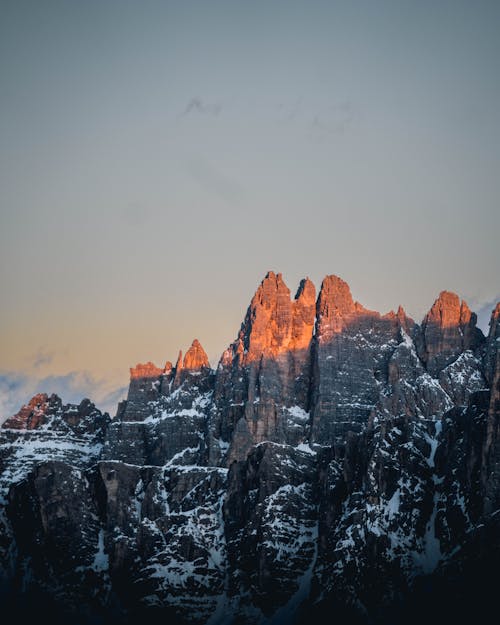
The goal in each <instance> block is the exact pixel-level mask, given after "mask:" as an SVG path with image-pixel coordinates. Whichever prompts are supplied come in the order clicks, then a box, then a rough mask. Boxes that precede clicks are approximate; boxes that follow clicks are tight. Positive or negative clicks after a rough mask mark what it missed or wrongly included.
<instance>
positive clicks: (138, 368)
mask: <svg viewBox="0 0 500 625" xmlns="http://www.w3.org/2000/svg"><path fill="white" fill-rule="evenodd" d="M163 371H164V370H163V369H160V368H159V367H157V366H156V365H155V364H154V363H153V362H151V361H149V362H145V363H141V362H140V363H137V364H136V365H135V367H130V379H132V380H133V379H136V378H157V377H159V376H160V375H161V374H162V373H163Z"/></svg>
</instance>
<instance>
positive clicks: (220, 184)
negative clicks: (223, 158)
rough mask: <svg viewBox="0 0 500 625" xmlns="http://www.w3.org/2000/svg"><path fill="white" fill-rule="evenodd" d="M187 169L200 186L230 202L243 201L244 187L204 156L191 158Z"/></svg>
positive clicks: (237, 202)
mask: <svg viewBox="0 0 500 625" xmlns="http://www.w3.org/2000/svg"><path fill="white" fill-rule="evenodd" d="M187 170H188V173H189V174H190V176H191V177H192V178H193V179H194V180H195V181H196V182H197V183H198V184H199V185H200V187H202V188H203V189H204V190H205V191H208V192H210V193H213V194H214V195H216V196H218V197H219V198H220V199H222V200H224V201H225V202H227V203H228V204H239V203H241V202H242V201H243V199H244V196H245V194H244V191H243V189H242V187H241V186H240V185H239V184H238V183H237V182H236V181H235V180H233V179H232V178H230V177H229V176H227V175H226V174H225V173H224V172H222V171H220V170H219V169H217V168H216V167H215V166H214V165H212V164H211V163H209V162H208V161H207V160H205V159H204V158H201V157H197V158H192V159H190V161H189V162H188V163H187Z"/></svg>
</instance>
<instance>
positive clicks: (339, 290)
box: [318, 274, 360, 315]
mask: <svg viewBox="0 0 500 625" xmlns="http://www.w3.org/2000/svg"><path fill="white" fill-rule="evenodd" d="M359 306H360V305H359V304H358V307H359ZM355 308H356V304H355V303H354V300H353V298H352V294H351V289H350V287H349V285H348V284H347V282H345V281H344V280H342V278H339V277H338V276H336V275H333V274H332V275H329V276H326V277H325V278H324V279H323V282H322V283H321V290H320V292H319V297H318V313H319V314H323V315H324V314H328V313H329V312H331V311H336V312H337V313H340V314H349V313H352V312H354V310H355Z"/></svg>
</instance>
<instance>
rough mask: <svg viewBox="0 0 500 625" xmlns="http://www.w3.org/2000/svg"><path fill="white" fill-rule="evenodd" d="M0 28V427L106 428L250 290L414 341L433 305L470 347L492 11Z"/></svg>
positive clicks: (221, 323)
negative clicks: (72, 420)
mask: <svg viewBox="0 0 500 625" xmlns="http://www.w3.org/2000/svg"><path fill="white" fill-rule="evenodd" d="M1 9H2V14H1V15H2V19H1V20H0V77H1V84H2V89H1V90H0V176H1V185H0V220H1V224H0V254H1V265H0V266H1V270H0V288H1V293H2V307H1V324H0V344H1V349H0V420H1V419H2V418H3V417H7V416H9V414H8V413H10V414H11V413H12V410H13V409H15V410H17V409H18V408H19V407H20V405H21V404H22V403H23V402H25V401H27V400H28V399H29V397H30V395H29V394H31V393H32V392H34V391H36V390H46V391H47V392H52V391H56V392H58V393H60V394H61V395H62V396H63V399H64V400H65V401H70V400H71V401H75V400H76V399H77V398H78V397H83V395H86V394H89V395H90V397H91V399H93V400H94V401H96V403H97V404H98V405H99V406H102V407H106V408H109V407H110V406H111V405H115V402H116V400H117V399H118V398H120V396H121V395H122V394H123V388H125V387H126V385H127V382H128V368H129V367H130V366H133V365H134V364H135V363H137V362H142V361H149V360H151V361H153V362H156V363H157V364H163V363H164V361H165V360H167V359H168V360H175V358H176V356H177V353H178V351H179V349H182V350H183V351H185V350H186V349H187V348H188V347H189V345H190V343H191V341H192V339H193V338H195V337H196V338H198V339H199V340H200V342H201V343H202V345H203V347H204V348H205V350H206V351H207V353H208V355H209V357H210V360H211V362H212V363H215V362H216V361H217V359H218V357H219V356H220V354H221V353H222V351H223V350H224V348H225V347H226V346H227V345H228V344H229V343H230V342H231V341H232V340H233V339H234V337H235V336H236V333H237V331H238V328H239V326H240V323H241V321H242V319H243V316H244V314H245V311H246V308H247V306H248V304H249V302H250V299H251V297H252V295H253V293H254V292H255V289H256V288H257V286H258V284H259V282H260V280H261V279H262V278H263V276H264V275H265V274H266V272H267V271H268V270H274V271H276V272H278V271H279V272H282V273H283V276H284V279H285V281H286V283H287V285H288V287H289V288H290V290H291V292H292V296H293V295H294V293H295V289H296V287H297V285H298V284H299V281H300V279H302V278H303V277H305V276H309V277H310V278H311V279H312V280H313V282H314V283H315V285H316V288H317V290H319V286H320V284H321V280H322V279H323V277H324V276H325V275H327V274H331V273H335V274H337V275H339V276H340V277H342V278H343V279H344V280H346V281H347V282H348V283H349V285H350V287H351V289H352V292H353V296H354V298H355V299H357V300H359V301H360V302H361V303H362V304H363V305H364V306H366V307H367V308H370V309H374V310H379V311H380V312H388V311H389V310H391V309H397V307H398V305H399V304H401V305H402V306H403V307H404V308H405V310H406V311H407V312H408V314H410V315H411V316H412V317H413V318H414V319H415V320H416V321H417V322H419V321H420V320H421V319H422V317H423V315H424V314H425V312H426V311H427V310H428V309H429V308H430V306H431V305H432V303H433V301H434V300H435V298H436V297H437V295H438V294H439V292H440V291H442V290H451V291H455V292H456V293H457V294H458V295H459V296H460V297H461V298H463V299H465V300H466V301H467V302H468V303H469V305H470V307H471V309H473V310H475V311H476V312H478V313H479V317H480V318H479V321H480V324H481V326H482V328H483V330H484V329H485V319H486V318H487V316H488V308H491V307H493V305H494V303H495V302H496V301H498V299H500V281H499V279H498V269H499V263H498V232H500V210H499V209H498V198H499V197H500V177H499V176H498V171H500V73H499V72H498V67H499V63H500V39H499V37H498V27H499V25H500V3H497V2H494V1H486V0H484V1H478V2H476V3H470V2H466V1H460V0H457V1H454V2H453V1H446V0H443V1H442V2H430V1H423V2H419V3H415V2H411V1H409V0H408V1H406V0H400V1H399V2H395V1H390V0H385V1H381V2H377V3H373V2H368V1H362V0H360V1H359V2H347V1H345V2H343V1H338V2H326V1H321V0H314V1H311V2H307V3H305V2H293V1H290V2H281V1H279V2H278V1H276V2H259V1H257V2H253V3H243V2H217V1H214V2H210V3H208V2H196V1H189V2H168V1H166V2H157V1H152V0H151V1H146V2H143V3H140V4H139V3H135V2H128V1H124V2H118V1H114V0H107V1H97V0H89V1H87V2H85V3H78V2H72V1H66V2H64V1H56V0H48V1H46V2H43V3H40V2H35V1H22V0H21V1H18V2H10V1H3V2H1ZM44 385H45V386H48V387H51V388H41V387H42V386H44ZM91 390H94V391H95V392H94V394H93V395H92V393H91V392H90V391H91ZM13 407H15V408H13Z"/></svg>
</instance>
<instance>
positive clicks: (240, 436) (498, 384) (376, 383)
mask: <svg viewBox="0 0 500 625" xmlns="http://www.w3.org/2000/svg"><path fill="white" fill-rule="evenodd" d="M499 319H500V304H499V305H497V307H496V309H495V310H494V311H493V313H492V318H491V323H490V332H489V334H488V337H484V336H483V335H482V333H481V332H480V331H479V330H478V329H477V328H476V327H475V323H476V319H475V315H474V314H473V313H471V312H470V310H469V308H468V307H467V305H466V304H465V303H464V302H461V301H460V300H459V298H458V296H456V295H454V294H453V293H449V292H443V293H441V294H440V296H439V298H438V299H437V300H436V302H435V303H434V305H433V306H432V308H431V310H430V311H429V313H428V314H427V315H426V316H425V318H424V320H423V322H422V325H418V324H416V323H415V322H414V321H413V320H412V319H410V318H409V317H408V316H407V315H406V314H405V312H404V310H403V309H402V308H399V309H398V311H397V312H390V313H388V314H385V315H381V314H379V313H377V312H374V311H370V310H367V309H366V308H364V307H363V306H362V305H361V304H359V303H357V302H355V301H354V300H353V298H352V295H351V292H350V289H349V286H348V285H347V284H346V283H345V282H344V281H343V280H341V279H340V278H338V277H337V276H327V277H326V278H325V279H324V281H323V283H322V286H321V289H320V293H319V296H318V298H317V299H316V292H315V288H314V285H313V284H312V283H311V282H310V280H308V279H305V280H303V281H302V282H301V283H300V286H299V289H298V291H297V293H296V295H295V297H294V298H292V297H291V294H290V290H289V289H288V287H287V286H286V285H285V283H284V281H283V278H282V276H281V274H275V273H273V272H269V273H268V274H267V275H266V277H265V278H264V280H263V281H262V283H261V284H260V286H259V288H258V289H257V292H256V293H255V295H254V297H253V299H252V301H251V303H250V306H249V308H248V311H247V313H246V316H245V319H244V321H243V323H242V325H241V328H240V331H239V333H238V336H237V338H236V340H235V341H234V342H233V343H232V344H231V345H230V346H229V347H228V349H227V350H226V351H225V352H224V353H223V354H222V357H221V359H220V361H219V364H218V366H217V368H216V370H215V371H214V370H212V369H211V367H210V364H209V360H208V357H207V355H206V353H205V351H204V350H203V348H202V346H201V344H200V343H199V341H197V340H195V341H193V343H192V345H191V347H190V348H189V349H188V350H187V352H186V354H185V355H184V356H183V355H182V353H180V354H179V357H178V358H177V361H176V364H175V366H172V364H171V363H170V362H169V361H167V363H166V364H165V366H164V367H157V366H155V365H154V364H152V363H147V364H143V365H137V366H136V367H134V368H133V369H131V370H130V388H129V393H128V397H127V399H126V400H125V401H124V402H122V403H121V404H120V406H119V409H118V411H117V416H116V418H115V419H113V420H111V419H109V417H108V415H105V414H104V415H103V414H101V413H100V412H99V411H98V410H97V409H96V408H95V406H94V405H93V404H92V403H91V402H89V401H88V400H84V401H83V402H82V403H81V404H80V405H79V406H73V405H68V406H64V405H63V403H62V401H61V400H60V399H59V398H58V397H57V396H54V395H53V396H50V397H49V396H47V395H43V394H42V395H37V396H35V397H34V398H33V399H32V400H31V401H30V402H29V404H27V405H26V406H24V407H23V408H22V409H21V410H20V411H19V413H18V414H17V415H15V416H14V417H11V418H10V419H8V420H7V421H6V422H5V423H4V424H3V426H2V428H1V430H0V471H1V473H0V497H1V501H0V503H1V508H0V555H1V558H0V562H1V571H0V573H1V589H2V592H3V594H4V596H5V598H6V599H5V602H6V603H5V605H6V609H14V610H16V614H17V619H18V620H21V621H22V620H23V619H25V620H26V622H28V620H29V622H32V621H33V619H34V618H36V617H37V614H38V612H39V611H40V609H42V608H43V611H44V613H45V614H47V615H48V616H49V617H50V618H51V619H52V621H53V622H68V620H70V621H71V622H75V623H81V624H82V625H89V624H90V623H94V622H101V623H117V624H118V623H120V624H123V625H125V624H128V623H134V624H135V623H142V622H145V621H147V622H150V623H151V622H158V623H160V622H161V623H165V622H169V623H186V624H187V623H190V624H193V625H202V624H207V625H222V624H231V623H233V624H234V625H237V624H238V625H246V624H247V625H251V624H252V625H253V624H254V623H266V624H267V625H281V624H288V623H296V624H298V625H300V624H305V623H310V622H312V621H314V622H317V623H325V624H326V623H330V622H331V621H332V615H334V616H335V619H336V620H337V621H338V622H340V623H365V624H366V625H368V623H370V624H374V625H385V624H386V623H405V624H406V623H422V622H431V623H442V622H448V621H450V622H451V621H452V622H455V623H462V622H463V623H466V622H467V623H469V622H471V621H472V620H478V619H479V620H480V621H481V620H484V619H485V618H486V617H485V615H486V614H487V610H489V609H496V594H495V590H496V588H495V587H494V584H495V583H496V582H495V580H496V572H497V571H498V568H499V566H500V514H499V511H500V350H499V346H500V323H499ZM28 597H29V598H30V601H27V600H26V599H27V598H28ZM32 606H33V608H34V609H33V610H32V611H31V607H32ZM483 613H484V614H483Z"/></svg>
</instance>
